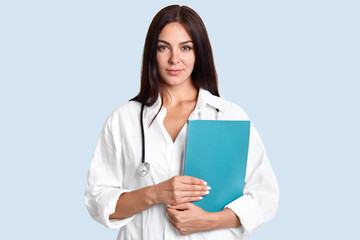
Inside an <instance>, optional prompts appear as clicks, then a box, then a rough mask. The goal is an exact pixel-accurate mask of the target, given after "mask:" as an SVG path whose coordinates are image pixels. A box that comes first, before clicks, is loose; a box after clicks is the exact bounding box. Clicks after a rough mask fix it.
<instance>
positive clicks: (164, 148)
mask: <svg viewBox="0 0 360 240" xmlns="http://www.w3.org/2000/svg"><path fill="white" fill-rule="evenodd" d="M142 108H143V109H142ZM215 116H217V118H218V119H221V120H248V117H247V115H246V114H245V113H244V112H243V111H242V109H241V108H239V107H238V106H236V105H234V104H232V103H229V102H227V101H225V100H223V99H221V98H220V97H219V93H218V87H217V76H216V71H215V66H214V61H213V55H212V50H211V46H210V42H209V39H208V35H207V32H206V29H205V26H204V24H203V22H202V20H201V18H200V17H199V16H198V15H197V13H195V12H194V11H193V10H192V9H190V8H188V7H186V6H181V7H180V6H177V5H173V6H168V7H166V8H164V9H162V10H161V11H160V12H159V13H158V14H157V15H156V16H155V17H154V19H153V21H152V23H151V25H150V27H149V30H148V34H147V37H146V41H145V46H144V55H143V62H142V73H141V89H140V92H139V94H138V95H137V96H136V97H135V98H133V99H132V100H131V101H129V102H127V103H125V104H123V105H121V106H120V107H118V108H117V109H116V110H114V111H113V113H112V114H111V115H110V116H109V118H108V119H107V121H106V123H105V125H104V127H103V130H102V132H101V135H100V137H99V140H98V143H97V146H96V149H95V153H94V156H93V159H92V163H91V166H90V170H89V174H88V181H87V186H86V193H85V201H86V206H87V208H88V210H89V212H90V215H91V216H92V217H93V218H94V219H95V220H96V221H98V222H100V223H102V224H104V225H105V226H107V227H109V228H112V229H120V230H119V234H118V238H117V239H220V238H222V239H243V238H246V236H248V235H249V234H250V233H252V232H253V231H254V230H256V229H257V228H258V227H260V226H261V225H262V224H263V223H265V222H266V221H268V220H270V219H271V218H272V217H273V216H274V214H275V212H276V209H277V204H278V186H277V182H276V178H275V176H274V174H273V171H272V169H271V167H270V164H269V161H268V159H267V157H266V154H265V150H264V147H263V145H262V142H261V139H260V137H259V135H258V133H257V132H256V130H255V128H254V127H253V126H252V125H251V129H250V141H249V154H248V164H247V169H246V178H245V186H244V195H243V196H242V197H240V198H238V199H236V200H235V201H233V202H231V203H229V204H228V205H227V206H226V207H225V208H224V209H223V210H222V211H220V212H215V213H210V212H206V211H204V210H202V209H201V208H199V207H197V206H195V205H194V204H192V203H190V202H193V201H198V200H200V199H201V198H202V197H203V196H205V195H206V194H211V188H210V186H207V185H206V182H205V181H206V179H197V178H193V177H189V176H179V175H180V166H181V161H182V160H183V158H184V152H185V142H186V124H185V123H186V121H187V119H215ZM140 121H143V125H144V126H145V127H144V130H143V131H144V137H145V138H144V143H145V149H146V153H145V159H146V161H147V162H149V163H150V164H151V169H150V171H149V172H148V173H147V171H145V172H144V173H145V174H146V173H147V174H146V175H145V174H143V175H145V176H139V175H138V174H137V173H138V171H139V170H138V168H139V165H140V163H141V162H142V129H141V125H140Z"/></svg>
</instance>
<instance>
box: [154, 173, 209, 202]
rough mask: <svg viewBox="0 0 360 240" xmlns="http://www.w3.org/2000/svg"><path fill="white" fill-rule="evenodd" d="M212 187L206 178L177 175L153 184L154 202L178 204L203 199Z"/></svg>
mask: <svg viewBox="0 0 360 240" xmlns="http://www.w3.org/2000/svg"><path fill="white" fill-rule="evenodd" d="M209 190H210V187H208V186H207V185H206V182H205V181H204V180H201V179H198V178H194V177H189V176H175V177H172V178H170V179H169V180H167V181H164V182H161V183H159V184H156V185H154V186H153V202H154V204H166V205H178V204H181V203H186V202H194V201H199V200H200V199H202V196H204V195H206V194H208V193H209Z"/></svg>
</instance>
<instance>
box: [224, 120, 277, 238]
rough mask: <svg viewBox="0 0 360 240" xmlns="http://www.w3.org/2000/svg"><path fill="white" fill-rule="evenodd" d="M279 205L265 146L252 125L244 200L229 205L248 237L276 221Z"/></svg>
mask: <svg viewBox="0 0 360 240" xmlns="http://www.w3.org/2000/svg"><path fill="white" fill-rule="evenodd" d="M278 202H279V188H278V183H277V180H276V178H275V175H274V172H273V170H272V168H271V166H270V163H269V160H268V158H267V156H266V153H265V149H264V146H263V143H262V141H261V139H260V136H259V134H258V132H257V131H256V129H255V127H254V126H253V125H252V124H251V128H250V139H249V153H248V162H247V168H246V177H245V186H244V192H243V196H241V197H240V198H238V199H236V200H234V201H233V202H231V203H229V204H228V205H227V206H225V208H230V209H231V210H233V212H234V213H235V214H236V215H237V216H238V217H239V219H240V222H241V224H242V227H243V228H244V230H245V234H246V235H250V234H252V233H253V232H254V231H255V230H257V229H258V228H259V227H261V226H262V225H263V224H264V223H265V222H267V221H269V220H270V219H271V218H273V217H274V215H275V213H276V210H277V207H278Z"/></svg>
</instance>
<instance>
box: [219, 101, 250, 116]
mask: <svg viewBox="0 0 360 240" xmlns="http://www.w3.org/2000/svg"><path fill="white" fill-rule="evenodd" d="M219 101H220V103H221V106H223V112H224V115H225V116H229V117H232V118H235V119H239V120H248V119H249V117H248V115H247V114H246V112H245V111H244V110H243V109H242V108H241V107H240V106H239V105H237V104H235V103H232V102H230V101H227V100H225V99H222V98H219Z"/></svg>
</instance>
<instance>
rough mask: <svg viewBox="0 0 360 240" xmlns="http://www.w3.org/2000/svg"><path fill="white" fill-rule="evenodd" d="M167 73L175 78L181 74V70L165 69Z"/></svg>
mask: <svg viewBox="0 0 360 240" xmlns="http://www.w3.org/2000/svg"><path fill="white" fill-rule="evenodd" d="M166 71H167V73H168V74H169V75H171V76H176V75H178V74H180V73H181V71H182V70H181V69H167V70H166Z"/></svg>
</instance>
